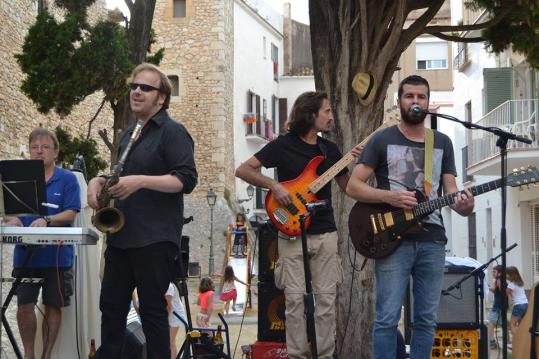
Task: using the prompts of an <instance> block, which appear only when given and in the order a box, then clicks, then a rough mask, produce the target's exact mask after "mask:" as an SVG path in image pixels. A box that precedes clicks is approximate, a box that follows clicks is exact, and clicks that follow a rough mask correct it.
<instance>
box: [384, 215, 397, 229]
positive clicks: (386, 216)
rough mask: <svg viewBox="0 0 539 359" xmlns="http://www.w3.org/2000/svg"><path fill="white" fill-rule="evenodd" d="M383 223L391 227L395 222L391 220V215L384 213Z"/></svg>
mask: <svg viewBox="0 0 539 359" xmlns="http://www.w3.org/2000/svg"><path fill="white" fill-rule="evenodd" d="M384 222H385V223H386V226H387V227H393V225H394V224H395V221H394V220H393V213H391V212H386V213H384Z"/></svg>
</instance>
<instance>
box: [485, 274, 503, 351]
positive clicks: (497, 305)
mask: <svg viewBox="0 0 539 359" xmlns="http://www.w3.org/2000/svg"><path fill="white" fill-rule="evenodd" d="M501 274H502V266H500V265H497V266H495V267H494V268H492V277H493V279H494V280H493V281H492V283H491V284H490V285H489V290H490V291H491V292H492V294H493V295H494V303H493V304H492V308H491V309H490V311H489V312H488V337H489V338H490V339H489V345H490V349H493V350H494V349H498V343H497V342H496V335H495V333H494V328H495V327H496V326H498V324H499V323H500V318H501V312H502V300H503V295H502V290H501V284H500V275H501Z"/></svg>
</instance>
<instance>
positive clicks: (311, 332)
mask: <svg viewBox="0 0 539 359" xmlns="http://www.w3.org/2000/svg"><path fill="white" fill-rule="evenodd" d="M327 205H328V204H327V202H326V201H319V202H309V203H306V204H305V207H306V208H307V213H305V214H302V215H300V216H299V224H300V228H301V249H302V252H303V270H304V272H305V294H304V295H303V302H304V307H305V319H306V323H307V338H308V339H309V340H310V342H311V358H312V359H317V358H318V349H317V346H316V325H315V320H314V311H315V306H316V305H315V300H314V293H313V284H312V276H311V267H310V265H309V250H308V247H307V233H306V230H305V222H306V221H307V219H308V218H309V217H310V216H313V215H314V214H315V213H316V211H317V209H320V208H326V207H327Z"/></svg>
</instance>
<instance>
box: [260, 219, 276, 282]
mask: <svg viewBox="0 0 539 359" xmlns="http://www.w3.org/2000/svg"><path fill="white" fill-rule="evenodd" d="M258 238H259V241H258V243H259V249H258V280H259V281H261V282H272V283H273V281H274V273H273V272H274V270H275V264H276V263H277V259H278V258H279V251H278V248H277V238H278V236H277V228H276V227H275V226H273V224H271V222H269V221H268V222H267V223H266V224H263V225H261V226H260V229H259V235H258Z"/></svg>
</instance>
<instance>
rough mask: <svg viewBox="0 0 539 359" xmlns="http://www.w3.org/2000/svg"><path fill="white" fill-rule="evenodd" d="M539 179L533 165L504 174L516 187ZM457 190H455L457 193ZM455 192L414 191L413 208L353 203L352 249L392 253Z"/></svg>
mask: <svg viewBox="0 0 539 359" xmlns="http://www.w3.org/2000/svg"><path fill="white" fill-rule="evenodd" d="M538 181H539V172H538V171H537V168H536V167H531V166H530V167H528V168H525V167H521V168H520V169H518V170H517V169H515V170H513V172H512V173H511V174H509V175H508V176H507V185H508V186H511V187H519V186H522V185H529V184H532V183H536V182H538ZM501 186H502V182H501V179H497V180H494V181H490V182H487V183H483V184H480V185H477V186H474V187H470V188H468V190H469V191H470V192H471V193H472V195H473V196H474V197H475V196H478V195H480V194H483V193H486V192H489V191H492V190H495V189H497V188H500V187H501ZM457 193H458V192H457ZM457 193H449V194H446V195H444V196H442V197H438V198H435V199H432V200H426V198H425V196H424V195H423V194H422V193H421V192H420V191H416V198H417V202H418V204H417V205H416V206H415V207H413V208H412V209H402V208H396V207H392V206H390V205H388V204H383V203H362V202H356V204H355V205H354V207H352V210H351V211H350V216H349V218H348V228H349V230H350V237H351V239H352V243H353V245H354V248H355V249H356V250H357V251H358V252H359V253H360V254H361V255H363V256H364V257H367V258H384V257H387V256H389V255H390V254H391V253H393V252H394V251H395V250H396V249H397V248H398V246H399V245H400V244H401V240H402V235H403V234H405V233H406V232H407V231H410V230H411V229H412V227H415V226H417V225H419V224H421V220H422V219H424V218H425V217H427V216H428V215H429V214H431V213H432V212H434V211H435V210H437V209H440V208H442V207H445V206H449V205H452V204H453V203H455V196H456V194H457Z"/></svg>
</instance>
